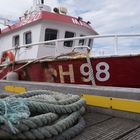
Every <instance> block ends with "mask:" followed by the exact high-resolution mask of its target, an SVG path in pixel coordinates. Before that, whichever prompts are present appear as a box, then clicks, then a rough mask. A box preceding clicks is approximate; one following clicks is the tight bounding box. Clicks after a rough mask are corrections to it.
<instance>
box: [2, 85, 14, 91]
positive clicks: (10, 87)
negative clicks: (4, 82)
mask: <svg viewBox="0 0 140 140" xmlns="http://www.w3.org/2000/svg"><path fill="white" fill-rule="evenodd" d="M4 90H5V91H8V92H14V88H13V86H5V87H4Z"/></svg>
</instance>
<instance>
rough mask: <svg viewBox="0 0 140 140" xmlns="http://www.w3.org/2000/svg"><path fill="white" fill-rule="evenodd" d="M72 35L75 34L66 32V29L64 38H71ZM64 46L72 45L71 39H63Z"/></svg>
mask: <svg viewBox="0 0 140 140" xmlns="http://www.w3.org/2000/svg"><path fill="white" fill-rule="evenodd" d="M74 36H75V34H74V33H73V32H68V31H66V32H65V38H72V37H74ZM64 46H66V47H72V46H73V40H71V41H65V42H64Z"/></svg>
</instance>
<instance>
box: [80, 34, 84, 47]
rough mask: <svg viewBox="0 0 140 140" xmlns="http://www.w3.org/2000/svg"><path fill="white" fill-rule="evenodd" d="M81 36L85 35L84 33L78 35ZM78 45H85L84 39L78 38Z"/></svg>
mask: <svg viewBox="0 0 140 140" xmlns="http://www.w3.org/2000/svg"><path fill="white" fill-rule="evenodd" d="M83 36H85V35H80V37H83ZM79 45H80V46H81V45H82V46H83V45H85V39H80V40H79Z"/></svg>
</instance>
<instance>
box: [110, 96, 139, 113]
mask: <svg viewBox="0 0 140 140" xmlns="http://www.w3.org/2000/svg"><path fill="white" fill-rule="evenodd" d="M112 109H117V110H123V111H129V112H135V113H140V101H138V100H126V99H119V98H112Z"/></svg>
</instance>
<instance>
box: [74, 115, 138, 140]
mask: <svg viewBox="0 0 140 140" xmlns="http://www.w3.org/2000/svg"><path fill="white" fill-rule="evenodd" d="M85 121H86V129H85V130H84V131H83V133H82V134H80V135H79V136H77V137H75V138H74V139H73V140H140V122H138V121H133V120H129V119H123V118H117V117H112V116H109V115H104V114H100V113H93V112H92V113H86V115H85Z"/></svg>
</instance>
